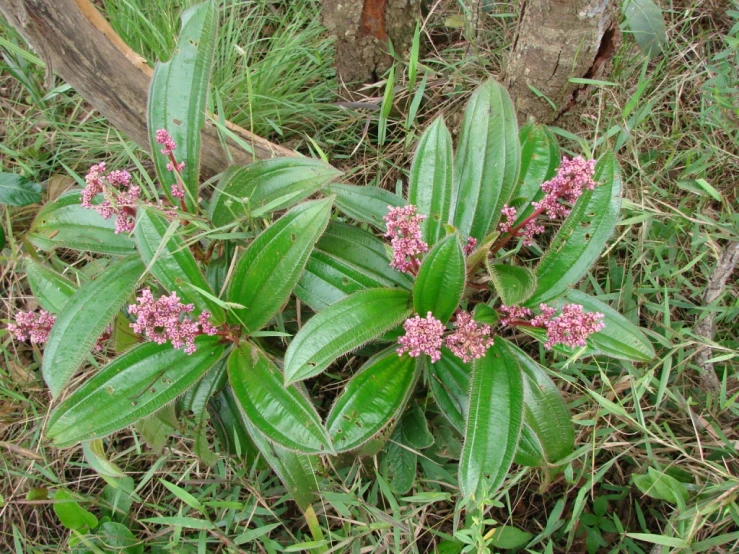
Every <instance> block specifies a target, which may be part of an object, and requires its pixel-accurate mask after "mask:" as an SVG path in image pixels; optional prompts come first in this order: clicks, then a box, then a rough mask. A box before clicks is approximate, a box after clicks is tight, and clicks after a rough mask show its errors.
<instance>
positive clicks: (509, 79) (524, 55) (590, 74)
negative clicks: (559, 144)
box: [505, 0, 618, 123]
mask: <svg viewBox="0 0 739 554" xmlns="http://www.w3.org/2000/svg"><path fill="white" fill-rule="evenodd" d="M616 10H617V2H615V0H524V1H523V2H522V5H521V17H520V19H519V23H518V31H517V33H516V39H515V41H514V43H513V49H512V51H511V54H510V57H509V58H508V67H507V68H506V75H505V84H506V86H507V87H508V92H509V93H510V94H511V98H513V102H514V104H515V106H516V109H517V111H518V114H519V118H520V119H521V120H525V119H526V118H528V117H533V118H534V119H535V120H537V121H539V122H542V123H551V122H552V121H554V120H555V119H556V118H557V117H559V116H560V115H561V114H562V113H563V112H565V111H567V110H569V109H571V108H572V107H573V106H574V105H575V104H576V103H577V101H578V100H582V98H580V99H578V96H579V95H580V93H581V91H582V90H583V89H584V85H582V84H576V83H571V82H569V79H570V78H572V77H578V78H587V79H597V78H598V77H600V76H601V75H602V74H603V73H604V71H607V69H608V67H609V65H610V61H611V58H612V56H613V53H614V51H615V44H616V42H615V41H616V39H617V38H618V24H617V23H618V22H617V19H616ZM532 87H533V88H534V89H536V90H537V91H539V94H537V93H536V92H534V91H533V90H532ZM542 94H543V95H544V96H545V97H546V98H548V99H549V100H550V101H551V102H552V103H553V104H554V106H552V105H551V104H550V102H548V101H547V100H546V99H545V98H542V97H541V95H542Z"/></svg>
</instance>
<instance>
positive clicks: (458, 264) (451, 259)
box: [413, 233, 466, 323]
mask: <svg viewBox="0 0 739 554" xmlns="http://www.w3.org/2000/svg"><path fill="white" fill-rule="evenodd" d="M465 278H466V268H465V265H464V253H463V252H462V245H461V244H460V243H459V236H458V235H457V234H456V233H453V234H451V235H449V236H447V237H445V238H444V239H442V240H441V241H439V242H438V243H436V246H434V247H433V248H432V249H431V251H430V252H429V253H428V254H426V257H425V258H424V259H423V263H422V264H421V267H420V268H419V269H418V275H417V276H416V283H415V285H414V286H413V305H414V307H415V308H416V312H418V314H419V315H420V316H421V317H425V316H426V314H427V313H428V312H431V313H432V314H434V317H436V319H438V320H440V321H441V322H442V323H446V322H447V321H449V318H450V317H452V314H453V313H454V310H456V309H457V306H458V305H459V301H460V299H461V298H462V293H463V292H464V284H465Z"/></svg>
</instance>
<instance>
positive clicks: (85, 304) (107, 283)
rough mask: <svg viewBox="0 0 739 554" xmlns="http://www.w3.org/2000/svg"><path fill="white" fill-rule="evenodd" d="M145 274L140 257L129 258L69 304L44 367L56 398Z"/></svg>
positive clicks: (57, 324) (48, 344) (59, 319)
mask: <svg viewBox="0 0 739 554" xmlns="http://www.w3.org/2000/svg"><path fill="white" fill-rule="evenodd" d="M143 272H144V266H143V264H142V263H141V260H140V259H139V257H138V256H132V257H129V258H125V259H123V260H121V261H119V262H118V263H115V264H113V265H111V266H109V267H108V268H107V269H106V270H105V271H104V272H103V273H101V274H100V275H99V276H98V277H97V278H96V279H95V280H93V281H88V282H87V283H85V284H84V285H82V286H81V287H80V288H79V290H78V291H77V292H76V293H75V294H74V296H72V298H70V299H69V300H68V301H67V303H66V304H65V306H64V308H63V309H62V311H61V312H59V314H58V315H57V318H56V322H55V323H54V326H53V327H52V328H51V333H49V340H48V341H47V342H46V346H45V348H44V361H43V364H42V365H41V373H42V374H43V376H44V380H45V381H46V384H47V385H48V386H49V389H50V390H51V394H52V396H54V397H57V396H59V393H60V392H62V389H63V388H64V385H66V384H67V381H69V378H70V377H72V374H73V373H74V372H75V370H76V369H77V368H78V367H79V366H80V364H81V363H82V362H83V361H84V359H85V356H87V354H88V352H89V351H90V349H91V348H92V347H93V345H94V344H95V341H96V340H97V339H98V337H99V336H100V335H101V334H102V333H103V331H104V330H105V327H106V326H107V325H108V324H109V323H110V321H111V320H112V319H113V316H114V315H115V313H116V312H117V311H118V310H119V309H120V308H121V305H122V304H123V302H124V301H125V300H126V299H127V298H128V297H129V296H131V294H132V293H133V291H134V290H135V289H136V284H137V283H138V280H139V278H140V277H141V274H142V273H143Z"/></svg>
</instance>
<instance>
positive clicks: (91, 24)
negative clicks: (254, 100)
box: [0, 0, 296, 176]
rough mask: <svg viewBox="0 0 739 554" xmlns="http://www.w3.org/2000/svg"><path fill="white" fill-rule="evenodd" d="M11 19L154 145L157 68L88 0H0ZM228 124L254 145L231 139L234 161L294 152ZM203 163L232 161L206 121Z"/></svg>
mask: <svg viewBox="0 0 739 554" xmlns="http://www.w3.org/2000/svg"><path fill="white" fill-rule="evenodd" d="M0 11H2V13H3V15H4V16H5V18H6V19H7V20H8V22H9V23H10V24H11V25H12V26H13V27H14V28H15V29H16V30H18V32H19V33H20V34H21V35H22V36H23V38H24V39H25V40H26V41H27V42H28V43H29V45H30V46H31V47H32V48H33V49H34V50H36V51H37V52H38V53H39V55H40V56H41V57H42V59H43V60H44V62H45V63H46V70H47V74H49V75H50V74H51V72H54V73H56V74H58V75H59V76H60V77H61V78H62V79H64V80H65V81H66V82H67V83H68V84H69V85H71V86H72V87H73V88H74V89H75V90H76V91H77V92H78V93H79V94H80V95H82V97H83V98H84V99H85V100H86V101H87V102H89V103H90V104H91V105H92V106H93V107H94V108H95V109H96V110H98V111H99V112H100V113H101V114H102V115H103V116H104V117H105V118H106V119H108V120H109V121H110V122H111V124H112V125H113V126H114V127H115V128H116V129H118V130H120V131H122V132H123V133H125V134H126V135H127V136H128V137H129V138H131V139H132V140H134V141H135V142H136V143H137V144H138V145H139V146H141V147H142V148H144V149H145V150H149V148H150V145H149V136H148V132H147V123H146V102H147V97H148V93H149V82H150V81H151V75H152V69H151V68H150V67H149V66H148V65H147V64H146V61H145V60H144V59H143V58H141V56H139V55H138V54H136V53H135V52H134V51H133V50H131V49H130V48H129V47H128V46H127V45H126V44H125V43H124V42H123V40H122V39H121V38H120V37H119V36H118V35H117V34H116V33H115V31H114V30H113V29H112V27H111V26H110V25H109V24H108V22H107V21H106V20H105V19H104V18H103V17H102V16H101V15H100V13H99V12H98V11H97V10H96V9H95V7H94V6H93V5H92V4H91V3H90V1H89V0H0ZM227 127H228V128H229V129H230V130H231V131H232V132H233V133H234V134H236V135H237V136H239V137H240V138H241V139H243V140H244V142H246V143H247V144H249V145H251V146H252V148H253V150H254V156H252V155H251V154H249V153H247V152H245V151H244V150H243V149H242V148H240V147H238V146H237V145H236V143H235V142H234V141H231V140H228V141H227V142H228V150H229V152H230V155H231V157H232V159H233V163H238V164H247V163H250V162H252V161H253V160H254V158H256V159H264V158H272V157H275V156H295V155H296V154H295V152H293V151H292V150H289V149H287V148H284V147H282V146H278V145H276V144H272V143H271V142H269V141H267V140H265V139H263V138H261V137H258V136H256V135H253V134H251V133H250V132H248V131H247V130H245V129H242V128H241V127H238V126H236V125H233V124H231V123H227ZM202 139H203V142H202V161H201V167H202V171H203V173H204V174H206V175H207V176H210V175H213V174H215V173H219V172H221V171H223V170H224V169H226V167H228V165H230V162H229V159H228V153H227V152H226V151H225V150H224V148H223V146H222V144H221V141H220V139H219V137H218V134H217V132H216V129H215V127H214V126H213V125H212V124H210V123H207V122H206V128H205V129H204V130H203V135H202Z"/></svg>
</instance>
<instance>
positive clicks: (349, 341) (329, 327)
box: [285, 289, 411, 385]
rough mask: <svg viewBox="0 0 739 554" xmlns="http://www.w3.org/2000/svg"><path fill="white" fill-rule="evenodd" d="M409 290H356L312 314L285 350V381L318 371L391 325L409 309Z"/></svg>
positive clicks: (296, 379)
mask: <svg viewBox="0 0 739 554" xmlns="http://www.w3.org/2000/svg"><path fill="white" fill-rule="evenodd" d="M409 302H410V293H408V292H406V291H403V290H395V289H369V290H364V291H360V292H356V293H354V294H352V295H351V296H347V297H346V298H345V299H343V300H341V301H339V302H337V303H336V304H332V305H331V306H329V307H328V308H326V309H325V310H323V311H322V312H319V313H318V314H317V315H315V316H313V317H312V318H311V319H310V320H309V321H308V323H306V324H305V325H304V326H303V328H302V329H301V330H300V331H299V332H298V334H297V335H295V337H294V338H293V340H292V342H291V343H290V346H288V348H287V352H286V353H285V383H286V384H288V385H289V384H290V383H294V382H296V381H302V380H303V379H308V378H309V377H313V376H315V375H318V374H319V373H321V372H322V371H323V370H324V369H326V368H327V367H328V366H329V365H331V364H332V363H333V362H334V360H336V358H338V357H339V356H343V355H344V354H346V353H348V352H351V351H352V350H354V349H355V348H359V347H360V346H362V345H363V344H364V343H366V342H367V341H370V340H372V339H374V338H376V337H378V336H380V335H381V334H382V333H384V332H385V331H387V330H389V329H392V328H393V327H395V326H396V325H398V324H399V323H400V322H402V321H403V320H404V319H405V318H407V317H408V315H410V313H411V309H410V306H409Z"/></svg>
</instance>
